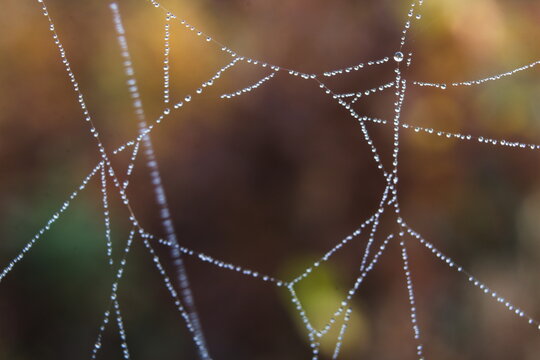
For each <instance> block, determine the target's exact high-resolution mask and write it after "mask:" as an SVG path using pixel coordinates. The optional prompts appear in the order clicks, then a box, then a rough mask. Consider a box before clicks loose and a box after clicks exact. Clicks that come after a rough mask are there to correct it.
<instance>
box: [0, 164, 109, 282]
mask: <svg viewBox="0 0 540 360" xmlns="http://www.w3.org/2000/svg"><path fill="white" fill-rule="evenodd" d="M102 165H103V161H101V162H100V163H99V164H98V165H96V167H94V168H93V169H92V171H90V173H89V174H88V175H87V176H86V177H85V178H84V179H83V181H82V183H81V184H80V185H79V187H78V188H77V189H76V190H74V191H73V192H72V193H71V194H70V195H69V198H68V200H66V201H64V203H63V204H62V206H60V209H58V210H57V211H56V212H55V213H54V214H53V215H52V216H51V217H50V218H49V220H47V223H46V224H45V225H44V226H43V227H42V228H41V229H39V230H38V231H37V233H36V234H35V235H34V236H33V237H32V239H31V240H30V241H29V242H28V243H26V245H25V246H24V247H23V248H22V250H21V251H20V252H19V254H18V255H17V256H15V257H14V258H13V259H12V260H11V261H10V262H9V264H8V265H7V266H6V267H5V268H4V269H3V270H2V272H1V273H0V283H1V282H2V280H4V278H5V277H6V276H7V275H8V274H9V273H10V272H11V270H13V267H14V266H15V265H17V263H18V262H20V261H21V260H22V259H23V258H24V257H25V255H26V254H27V253H28V252H29V251H30V250H31V249H32V247H33V246H34V244H35V243H36V242H37V241H38V240H39V239H40V238H41V236H42V235H43V234H44V233H45V232H47V231H49V229H50V228H51V226H52V225H53V224H54V223H55V222H56V220H58V219H59V218H60V216H61V215H62V214H63V213H64V212H65V211H66V210H67V209H68V208H69V206H70V205H71V202H72V201H73V200H75V198H76V197H77V196H78V195H79V193H80V192H81V191H82V190H84V189H85V188H86V185H87V184H88V182H89V181H90V180H91V179H92V178H93V177H94V175H95V174H96V173H97V172H98V170H99V169H100V168H101V166H102Z"/></svg>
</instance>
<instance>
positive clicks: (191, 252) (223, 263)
mask: <svg viewBox="0 0 540 360" xmlns="http://www.w3.org/2000/svg"><path fill="white" fill-rule="evenodd" d="M140 229H141V233H142V234H144V235H145V238H146V239H150V240H155V239H157V240H156V241H157V242H158V243H160V244H162V245H165V246H167V247H176V248H177V249H178V251H180V252H181V253H182V254H184V255H187V256H191V257H194V258H196V259H199V260H200V261H202V262H205V263H209V264H212V265H214V266H217V267H218V268H221V269H226V270H231V271H235V272H237V273H240V274H242V275H246V276H249V277H252V278H255V279H260V280H262V281H266V282H270V283H274V284H275V285H277V286H287V285H288V283H287V282H286V281H284V280H280V279H278V278H276V277H273V276H270V275H266V274H262V273H260V272H258V271H254V270H251V269H247V268H245V267H243V266H240V265H235V264H231V263H228V262H226V261H223V260H219V259H216V258H214V257H212V256H210V255H206V254H204V253H202V252H198V251H195V250H192V249H189V248H186V247H183V246H180V245H178V244H171V243H170V242H169V241H167V240H164V239H160V238H157V237H156V236H154V235H152V234H150V233H148V232H146V231H144V229H142V228H140Z"/></svg>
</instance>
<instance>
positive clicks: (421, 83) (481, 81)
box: [413, 60, 540, 90]
mask: <svg viewBox="0 0 540 360" xmlns="http://www.w3.org/2000/svg"><path fill="white" fill-rule="evenodd" d="M538 64H540V60H537V61H534V62H532V63H530V64H527V65H523V66H521V67H518V68H516V69H513V70H510V71H507V72H504V73H501V74H497V75H492V76H489V77H486V78H483V79H478V80H469V81H462V82H453V83H450V85H451V86H453V87H457V86H473V85H481V84H484V83H486V82H489V81H496V80H501V79H503V78H505V77H507V76H511V75H514V74H515V73H518V72H520V71H523V70H528V69H532V68H534V67H535V66H536V65H538ZM413 84H414V85H418V86H428V87H435V88H439V89H441V90H445V89H447V88H448V86H447V84H446V83H430V82H424V81H414V82H413Z"/></svg>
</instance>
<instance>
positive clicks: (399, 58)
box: [394, 51, 403, 62]
mask: <svg viewBox="0 0 540 360" xmlns="http://www.w3.org/2000/svg"><path fill="white" fill-rule="evenodd" d="M394 60H395V61H396V62H402V61H403V53H402V52H401V51H398V52H396V53H395V54H394Z"/></svg>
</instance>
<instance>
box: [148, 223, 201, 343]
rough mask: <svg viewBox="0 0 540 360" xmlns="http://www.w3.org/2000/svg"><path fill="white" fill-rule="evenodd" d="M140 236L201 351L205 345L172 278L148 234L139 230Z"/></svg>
mask: <svg viewBox="0 0 540 360" xmlns="http://www.w3.org/2000/svg"><path fill="white" fill-rule="evenodd" d="M139 234H140V236H141V237H142V239H143V244H144V246H145V247H146V249H147V251H148V254H149V255H150V256H152V262H153V263H154V266H155V267H156V269H157V270H158V272H159V274H160V275H161V277H162V279H163V283H164V285H165V287H166V289H167V291H168V292H169V295H171V298H172V299H173V301H174V305H175V307H176V309H177V310H178V312H179V313H180V316H182V318H183V319H184V321H185V323H186V327H187V329H188V331H189V332H190V333H191V335H192V337H193V341H195V344H196V345H197V347H198V348H199V349H200V348H201V347H202V346H203V344H202V343H201V342H200V339H199V338H198V337H197V334H196V333H195V331H196V329H195V327H194V326H193V323H192V322H191V318H190V316H189V313H188V311H187V309H186V308H185V307H184V305H182V301H181V300H180V297H179V296H178V292H177V291H176V290H175V288H174V286H173V284H172V281H171V279H170V277H169V276H168V275H167V272H166V271H165V268H164V267H163V265H162V264H161V261H160V259H159V256H158V255H157V253H156V252H155V250H154V248H153V247H152V245H151V244H150V242H149V241H148V236H147V234H145V233H144V232H142V231H141V230H139Z"/></svg>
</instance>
